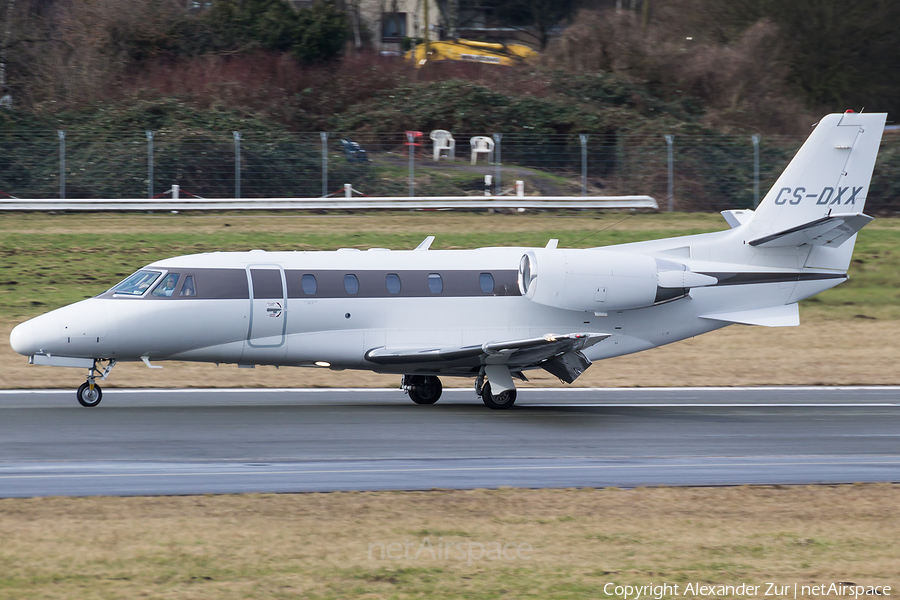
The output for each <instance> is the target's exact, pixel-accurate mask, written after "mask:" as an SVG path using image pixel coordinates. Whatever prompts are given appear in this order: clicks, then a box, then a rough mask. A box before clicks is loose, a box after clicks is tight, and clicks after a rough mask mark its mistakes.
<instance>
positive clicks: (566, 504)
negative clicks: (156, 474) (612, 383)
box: [0, 484, 900, 599]
mask: <svg viewBox="0 0 900 600" xmlns="http://www.w3.org/2000/svg"><path fill="white" fill-rule="evenodd" d="M0 531H2V532H3V544H2V545H0V567H2V568H0V598H26V597H27V598H36V597H40V598H132V597H141V596H148V597H165V598H217V599H228V598H246V597H254V598H284V597H304V598H319V597H327V598H345V597H366V598H410V597H442V598H461V597H468V598H522V597H540V598H582V597H602V596H603V594H602V588H603V585H604V584H605V583H607V582H617V583H630V584H635V583H650V582H655V583H661V582H671V583H681V584H682V585H683V584H684V583H685V582H687V581H694V582H697V581H699V582H704V583H720V584H740V583H749V584H763V583H764V582H767V581H772V582H778V583H779V584H792V583H793V582H800V583H812V582H816V583H823V582H831V581H853V582H856V583H861V584H864V585H892V586H894V589H896V586H897V584H898V583H900V582H898V580H897V573H898V572H900V568H898V567H900V543H898V539H900V486H896V485H888V484H878V485H856V486H842V487H794V488H770V487H749V488H748V487H742V488H699V489H697V488H694V489H691V488H682V489H677V488H657V489H636V490H630V491H621V490H615V489H606V490H595V489H584V490H519V489H500V490H495V491H486V490H474V491H434V492H379V493H361V492H354V493H332V494H300V495H269V494H267V495H244V496H192V497H165V498H86V499H78V498H76V499H65V498H44V499H41V498H35V499H27V500H0ZM426 537H427V538H429V540H430V541H431V543H432V544H433V545H435V546H436V545H437V544H438V542H439V541H440V542H443V543H453V544H454V545H455V544H456V543H458V542H459V543H463V544H469V543H472V544H476V545H477V544H478V543H482V544H488V543H490V542H494V541H498V542H502V543H515V544H523V543H527V544H530V545H531V546H532V547H533V552H532V553H530V554H522V556H523V557H524V556H526V555H527V556H529V559H528V560H523V559H521V558H519V559H517V560H478V561H473V562H472V564H471V565H470V564H467V561H466V560H460V559H457V558H455V557H456V554H453V555H451V558H450V559H449V560H448V559H437V558H434V559H433V558H431V556H430V555H428V554H427V553H423V554H422V555H421V556H420V558H419V559H414V558H409V559H406V558H401V559H399V560H391V559H388V558H381V555H380V552H379V550H378V546H375V547H374V548H375V550H374V552H373V558H372V559H369V545H370V544H378V543H384V544H389V543H399V544H404V543H406V542H410V543H411V544H412V545H411V551H410V555H411V556H414V553H415V551H416V550H417V548H418V547H419V545H420V544H421V543H422V542H423V540H424V538H426ZM475 554H477V549H476V550H475ZM473 556H474V554H473ZM763 589H764V588H763ZM760 596H762V594H760Z"/></svg>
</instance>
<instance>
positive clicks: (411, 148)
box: [406, 131, 416, 198]
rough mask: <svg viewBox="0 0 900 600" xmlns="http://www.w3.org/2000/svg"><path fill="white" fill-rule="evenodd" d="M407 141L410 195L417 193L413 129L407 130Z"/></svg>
mask: <svg viewBox="0 0 900 600" xmlns="http://www.w3.org/2000/svg"><path fill="white" fill-rule="evenodd" d="M406 142H407V147H408V148H409V197H410V198H412V197H413V196H415V195H416V179H415V172H416V146H415V142H416V136H415V134H414V133H413V132H412V131H407V132H406Z"/></svg>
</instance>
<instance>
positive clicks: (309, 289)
mask: <svg viewBox="0 0 900 600" xmlns="http://www.w3.org/2000/svg"><path fill="white" fill-rule="evenodd" d="M300 285H301V286H303V293H304V294H307V295H308V296H312V295H313V294H315V293H316V287H318V286H317V285H316V276H315V275H310V274H308V273H307V274H306V275H304V276H303V277H301V278H300Z"/></svg>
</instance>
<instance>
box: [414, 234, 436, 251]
mask: <svg viewBox="0 0 900 600" xmlns="http://www.w3.org/2000/svg"><path fill="white" fill-rule="evenodd" d="M433 241H434V236H433V235H429V236H428V237H427V238H425V239H424V240H422V243H421V244H419V245H418V246H416V251H419V250H428V249H429V248H431V242H433Z"/></svg>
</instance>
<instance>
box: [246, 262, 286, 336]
mask: <svg viewBox="0 0 900 600" xmlns="http://www.w3.org/2000/svg"><path fill="white" fill-rule="evenodd" d="M272 272H276V273H278V277H277V282H276V283H280V285H281V293H280V294H276V293H273V292H272V291H269V292H268V293H266V292H265V288H266V287H273V285H272V283H273V281H269V279H273V278H271V277H268V276H267V274H268V273H272ZM254 276H255V277H256V279H254ZM254 282H255V283H256V289H255V288H254ZM247 284H248V286H249V288H250V323H249V325H248V327H247V346H249V347H251V348H280V347H282V346H284V343H285V333H286V332H287V281H286V279H285V276H284V268H283V267H282V266H281V265H276V264H252V265H247ZM260 289H261V290H262V293H260V292H259V291H257V290H260ZM273 289H275V290H277V285H275V286H274V288H273ZM257 296H259V297H257ZM272 337H278V338H280V339H279V340H278V343H275V344H259V343H255V342H254V341H253V340H254V339H259V338H272Z"/></svg>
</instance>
